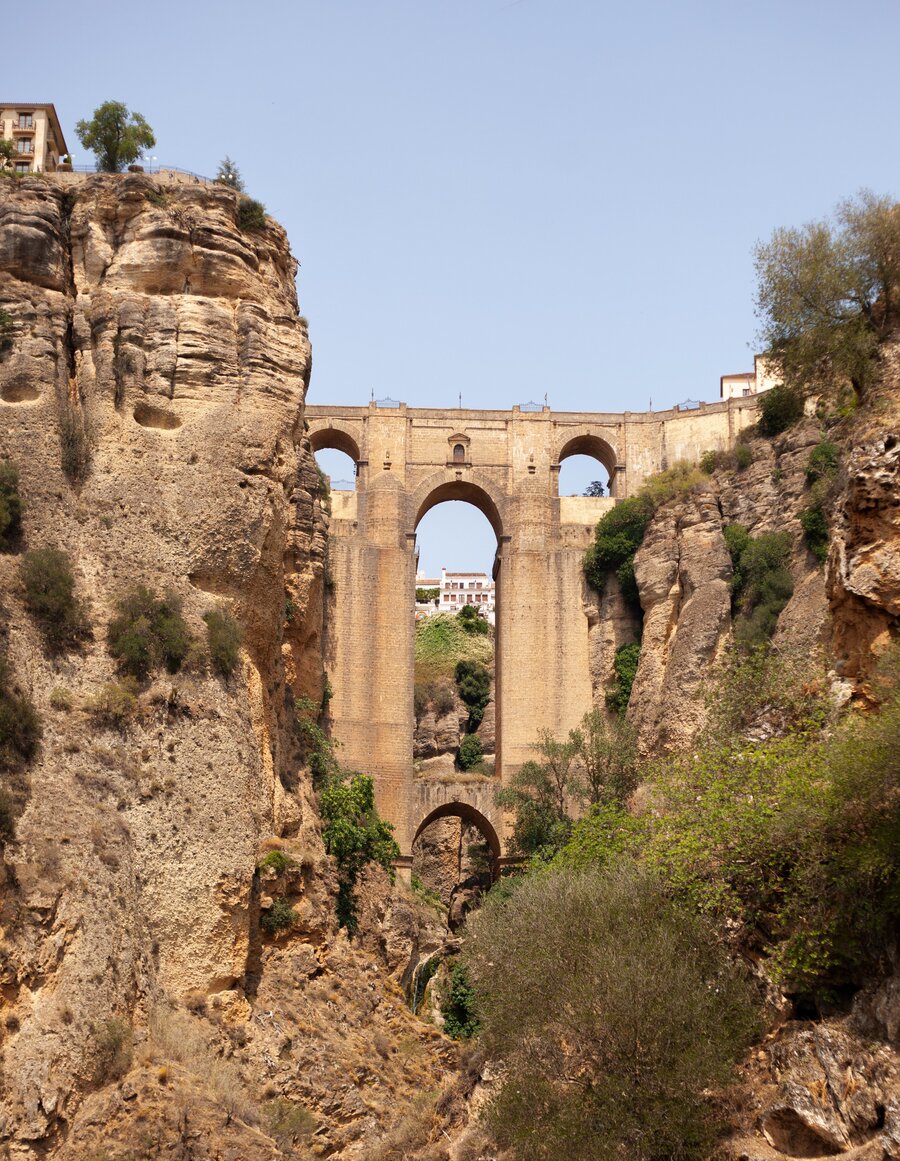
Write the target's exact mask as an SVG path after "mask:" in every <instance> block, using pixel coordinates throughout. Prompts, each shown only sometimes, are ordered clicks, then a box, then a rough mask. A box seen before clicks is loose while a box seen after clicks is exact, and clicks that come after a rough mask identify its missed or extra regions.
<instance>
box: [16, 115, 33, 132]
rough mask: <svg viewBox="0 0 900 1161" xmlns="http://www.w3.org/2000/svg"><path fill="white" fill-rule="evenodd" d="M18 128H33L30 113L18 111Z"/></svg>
mask: <svg viewBox="0 0 900 1161" xmlns="http://www.w3.org/2000/svg"><path fill="white" fill-rule="evenodd" d="M19 128H20V129H33V128H34V120H33V115H32V114H31V113H20V114H19Z"/></svg>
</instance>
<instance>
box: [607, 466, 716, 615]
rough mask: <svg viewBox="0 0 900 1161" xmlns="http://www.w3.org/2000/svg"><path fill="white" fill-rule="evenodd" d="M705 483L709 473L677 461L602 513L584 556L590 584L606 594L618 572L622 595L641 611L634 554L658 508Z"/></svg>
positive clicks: (617, 576)
mask: <svg viewBox="0 0 900 1161" xmlns="http://www.w3.org/2000/svg"><path fill="white" fill-rule="evenodd" d="M704 482H705V475H704V473H703V472H702V471H701V470H700V469H699V468H696V467H694V466H693V465H692V464H688V463H677V464H674V465H673V466H672V467H671V468H667V469H666V470H665V471H663V472H658V473H657V474H656V475H655V476H651V477H650V479H649V480H647V481H646V483H644V485H643V486H642V488H641V490H640V491H639V492H638V494H637V495H636V496H630V497H628V498H627V499H625V500H622V501H620V502H619V503H618V504H616V506H615V508H611V509H610V510H609V512H607V513H605V514H604V515H603V516H601V518H600V519H599V520H598V522H597V528H596V531H595V533H594V543H593V544H592V545H591V547H590V548H589V549H588V550H587V553H586V554H585V558H584V574H585V577H586V578H587V581H588V584H590V585H591V587H592V588H594V589H596V590H597V592H598V593H603V591H604V590H605V587H606V578H607V577H608V576H609V574H610V573H615V574H616V578H617V579H618V581H619V585H620V587H621V589H622V596H623V597H624V598H625V600H626V601H627V602H628V604H630V605H631V606H632V608H633V609H634V610H635V611H636V612H638V613H639V612H640V607H641V606H640V599H639V596H638V589H637V581H636V580H635V576H634V556H635V553H636V552H637V550H638V549H639V548H640V546H641V543H642V542H643V539H644V533H645V532H646V531H647V525H648V524H649V523H650V521H651V519H652V518H653V515H654V513H655V512H656V510H657V508H660V507H661V506H662V505H663V504H665V503H666V502H667V501H669V500H671V499H673V498H674V497H675V496H677V495H679V494H681V493H684V492H689V491H690V490H691V489H692V488H694V487H696V486H697V485H698V484H703V483H704Z"/></svg>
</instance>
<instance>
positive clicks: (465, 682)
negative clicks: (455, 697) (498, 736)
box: [453, 661, 491, 732]
mask: <svg viewBox="0 0 900 1161" xmlns="http://www.w3.org/2000/svg"><path fill="white" fill-rule="evenodd" d="M453 676H454V678H455V680H456V691H457V693H458V694H459V698H460V701H462V703H463V705H465V706H466V708H467V709H468V711H469V723H468V729H469V731H470V732H471V731H472V730H475V729H477V728H478V726H479V725H480V724H481V722H482V721H483V720H484V711H485V710H486V709H487V706H488V702H489V701H490V700H491V673H490V670H489V669H488V668H487V667H486V666H484V665H482V664H481V662H480V661H458V662H457V663H456V670H455V672H454V675H453Z"/></svg>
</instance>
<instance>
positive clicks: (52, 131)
mask: <svg viewBox="0 0 900 1161" xmlns="http://www.w3.org/2000/svg"><path fill="white" fill-rule="evenodd" d="M0 137H2V138H4V139H5V140H7V141H10V140H11V141H12V142H13V145H14V147H15V156H14V157H13V160H12V163H11V164H12V168H13V169H14V170H15V171H16V173H54V172H55V171H56V169H57V168H58V166H59V163H60V159H61V158H62V157H64V156H65V155H66V154H67V153H68V152H69V150H68V147H67V145H66V139H65V137H64V136H63V131H62V128H61V127H60V124H59V118H58V117H57V115H56V109H55V108H54V106H53V105H39V104H28V103H27V102H26V103H22V102H15V101H6V102H2V103H0Z"/></svg>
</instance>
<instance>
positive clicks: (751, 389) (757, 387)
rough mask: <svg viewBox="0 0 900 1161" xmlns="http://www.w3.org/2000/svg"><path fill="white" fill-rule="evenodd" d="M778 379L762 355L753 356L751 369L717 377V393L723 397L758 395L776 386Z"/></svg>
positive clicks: (738, 397)
mask: <svg viewBox="0 0 900 1161" xmlns="http://www.w3.org/2000/svg"><path fill="white" fill-rule="evenodd" d="M778 382H779V380H778V379H777V377H776V376H775V375H773V374H772V373H771V371H770V370H769V368H768V366H767V364H766V360H765V358H764V357H763V356H762V355H754V356H753V370H752V371H743V372H741V373H739V374H737V375H722V376H721V378H720V379H719V394H720V396H721V397H722V398H723V399H740V398H741V397H742V396H746V395H759V394H760V393H761V392H763V391H770V390H771V389H772V388H773V387H775V386H777V384H778Z"/></svg>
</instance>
